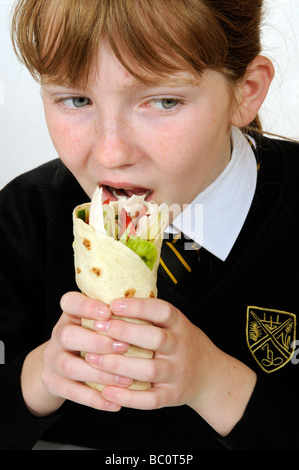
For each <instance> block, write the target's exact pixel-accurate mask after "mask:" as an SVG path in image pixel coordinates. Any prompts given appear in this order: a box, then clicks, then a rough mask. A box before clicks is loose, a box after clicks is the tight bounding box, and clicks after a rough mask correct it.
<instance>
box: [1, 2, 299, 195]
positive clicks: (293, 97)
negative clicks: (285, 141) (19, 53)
mask: <svg viewBox="0 0 299 470" xmlns="http://www.w3.org/2000/svg"><path fill="white" fill-rule="evenodd" d="M249 1H250V0H249ZM13 3H14V1H13V0H0V139H1V140H0V188H2V187H3V186H4V185H5V184H6V183H7V182H8V181H10V180H11V179H12V178H13V177H15V176H17V175H19V174H20V173H23V172H24V171H27V170H29V169H31V168H34V167H35V166H37V165H39V164H41V163H44V162H46V161H48V160H51V159H52V158H55V157H56V156H57V155H56V152H55V150H54V148H53V146H52V143H51V141H50V138H49V136H48V132H47V128H46V124H45V119H44V116H43V107H42V101H41V98H40V94H39V86H38V85H37V84H36V83H35V82H34V80H33V79H32V78H31V76H30V75H29V73H28V72H27V71H26V70H25V69H24V67H23V66H22V65H20V64H19V62H18V60H17V59H16V57H15V55H14V52H13V50H12V47H11V44H10V37H9V15H10V10H11V7H12V5H13ZM265 3H266V7H267V11H266V15H265V21H264V27H263V44H264V50H263V52H264V54H265V55H267V56H268V57H270V59H271V60H272V61H273V63H274V65H275V68H276V77H275V80H274V82H273V84H272V86H271V90H270V93H269V95H268V97H267V99H266V101H265V103H264V105H263V108H262V113H261V116H262V119H263V124H264V128H265V129H266V130H268V131H271V132H274V133H275V132H276V133H279V134H282V135H285V136H288V137H293V138H296V139H299V0H266V2H265Z"/></svg>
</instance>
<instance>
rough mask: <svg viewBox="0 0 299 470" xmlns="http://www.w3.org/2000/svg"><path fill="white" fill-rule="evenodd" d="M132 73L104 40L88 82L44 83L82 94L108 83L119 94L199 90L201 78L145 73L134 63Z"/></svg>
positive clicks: (51, 80) (185, 73)
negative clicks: (158, 89) (149, 89)
mask: <svg viewBox="0 0 299 470" xmlns="http://www.w3.org/2000/svg"><path fill="white" fill-rule="evenodd" d="M129 69H130V71H129V70H128V69H127V68H126V67H125V66H124V65H123V64H122V63H120V61H119V60H118V58H117V57H116V56H115V54H114V52H113V50H112V49H111V47H110V45H109V43H108V42H107V41H106V40H104V39H103V40H102V41H101V43H100V45H99V48H98V53H97V57H96V58H95V59H94V60H93V61H92V63H91V64H90V66H89V71H88V79H87V81H85V82H84V81H81V80H79V81H78V82H75V83H70V82H69V81H68V79H64V78H60V77H59V76H57V77H51V76H44V77H42V82H43V84H45V85H62V86H65V87H71V88H77V89H80V90H82V89H84V90H88V89H91V88H94V87H97V86H98V84H99V83H101V82H106V83H110V84H111V86H113V87H117V89H118V91H119V92H120V93H126V92H130V91H132V90H138V89H141V90H142V89H144V88H146V87H154V86H167V87H181V86H186V85H190V86H197V85H199V83H200V81H201V76H199V74H197V75H196V74H195V73H191V72H189V71H184V70H182V71H177V72H169V73H163V74H159V73H158V72H155V71H150V70H148V71H144V70H142V69H140V68H139V67H138V64H134V63H131V64H130V67H129Z"/></svg>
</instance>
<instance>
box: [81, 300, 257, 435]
mask: <svg viewBox="0 0 299 470" xmlns="http://www.w3.org/2000/svg"><path fill="white" fill-rule="evenodd" d="M111 311H112V313H114V314H116V315H118V316H124V317H128V318H139V319H142V320H147V321H150V322H152V323H153V325H142V324H135V323H129V322H124V321H121V320H115V319H109V320H108V321H99V322H95V323H94V328H95V330H97V331H105V332H106V334H108V335H109V336H111V337H113V338H116V339H118V340H119V341H124V342H126V343H132V344H135V345H137V346H139V347H142V348H145V349H152V350H154V352H155V354H154V358H153V359H141V358H133V357H127V356H123V355H115V354H100V355H98V354H87V356H86V358H85V359H86V361H87V362H89V363H90V364H91V365H92V366H93V367H94V368H96V369H99V370H101V371H104V372H108V373H115V374H120V375H121V376H127V377H131V378H133V379H136V380H141V381H149V382H152V383H153V387H152V389H151V390H149V391H144V392H140V391H133V390H129V389H127V388H126V389H125V388H119V387H118V388H117V387H113V386H106V387H105V388H104V389H103V391H102V395H103V396H104V397H105V398H106V399H107V400H111V402H113V403H118V404H119V405H120V406H125V407H131V408H137V409H154V408H161V407H166V406H177V405H183V404H187V405H188V406H190V407H192V408H193V409H194V410H196V411H197V412H198V413H199V414H200V415H201V416H202V417H203V418H204V419H205V420H206V421H207V422H208V423H209V424H210V425H211V426H212V427H214V429H215V430H216V431H217V432H219V433H220V434H222V435H225V434H227V433H228V432H229V431H230V430H231V429H232V427H233V426H234V425H235V424H236V422H237V421H238V420H239V419H240V418H241V416H242V415H243V413H244V410H245V407H246V405H247V403H248V400H249V398H250V396H251V393H252V390H253V388H254V385H255V380H256V376H255V373H254V372H253V371H251V370H250V369H249V368H248V367H247V366H246V365H244V364H242V363H241V362H240V361H238V360H236V359H235V358H233V357H231V356H229V355H227V354H225V353H224V352H223V351H221V350H219V348H217V347H216V346H215V345H214V344H213V342H212V341H211V340H210V339H209V338H208V337H207V336H206V335H205V334H204V333H203V332H202V331H201V330H200V329H199V328H198V327H196V326H195V325H193V324H192V323H191V322H190V321H189V320H188V319H187V318H186V317H185V316H184V315H183V314H182V313H181V312H180V311H179V310H178V309H176V308H175V307H174V306H172V305H170V304H169V303H167V302H164V301H162V300H158V299H134V298H128V299H119V300H116V301H114V302H113V303H112V304H111Z"/></svg>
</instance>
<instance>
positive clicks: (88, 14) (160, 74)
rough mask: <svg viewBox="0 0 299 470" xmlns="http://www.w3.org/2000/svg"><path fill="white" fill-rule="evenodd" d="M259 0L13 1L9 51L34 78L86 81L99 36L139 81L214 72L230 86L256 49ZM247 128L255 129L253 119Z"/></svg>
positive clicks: (238, 78)
mask: <svg viewBox="0 0 299 470" xmlns="http://www.w3.org/2000/svg"><path fill="white" fill-rule="evenodd" d="M262 6H263V2H262V0H250V1H248V0H225V1H222V0H159V1H157V0H19V1H18V2H17V4H16V7H15V10H14V15H13V18H12V40H13V45H14V48H15V51H16V53H17V55H18V56H19V58H20V59H21V61H23V63H24V64H25V65H26V66H27V68H28V69H29V71H30V73H31V74H32V75H33V76H34V78H35V79H36V80H40V79H41V77H42V76H46V77H47V79H50V80H51V81H53V82H59V81H63V82H68V83H69V84H71V85H78V84H82V83H87V81H88V75H89V72H90V70H91V64H93V63H94V61H96V58H97V55H98V48H99V43H100V40H101V39H102V38H103V37H105V38H106V39H107V40H108V42H109V44H110V46H111V48H112V50H113V51H114V53H115V55H116V57H117V58H118V59H119V61H120V62H121V63H122V64H123V66H124V67H125V68H126V69H127V70H128V71H129V72H130V73H131V74H132V75H133V76H135V77H136V78H138V79H139V80H141V81H143V82H153V81H155V80H157V79H158V80H159V81H161V80H163V79H164V78H165V77H167V75H169V74H170V73H177V72H180V71H184V70H188V71H191V72H192V73H193V74H195V75H197V74H199V75H200V74H202V73H203V71H204V70H206V69H214V70H217V71H220V72H222V73H223V74H224V75H225V76H226V77H227V79H228V82H229V83H230V84H232V85H235V84H237V83H238V82H239V81H240V80H241V79H242V78H243V77H244V76H245V73H246V70H247V68H248V66H249V64H250V63H251V62H252V60H253V59H254V58H255V57H256V56H257V55H258V54H259V53H260V51H261V41H260V24H261V18H262ZM252 127H253V128H256V129H258V130H261V125H260V121H259V118H258V117H257V118H256V119H255V121H253V123H252Z"/></svg>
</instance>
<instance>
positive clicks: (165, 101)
mask: <svg viewBox="0 0 299 470" xmlns="http://www.w3.org/2000/svg"><path fill="white" fill-rule="evenodd" d="M152 102H153V103H155V104H156V105H160V106H157V107H159V108H160V109H172V108H175V107H176V106H177V104H178V103H179V100H177V99H175V98H158V99H154V100H152Z"/></svg>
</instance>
